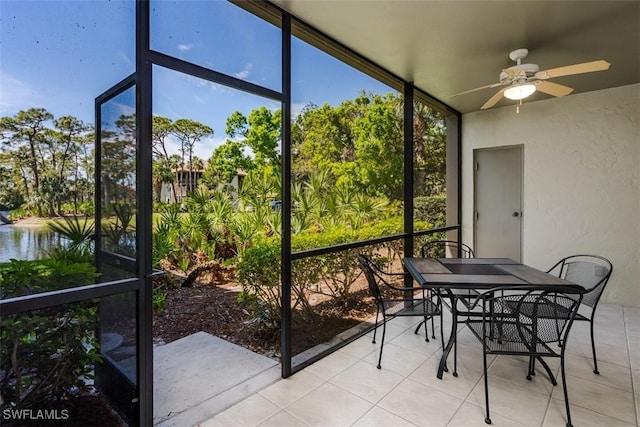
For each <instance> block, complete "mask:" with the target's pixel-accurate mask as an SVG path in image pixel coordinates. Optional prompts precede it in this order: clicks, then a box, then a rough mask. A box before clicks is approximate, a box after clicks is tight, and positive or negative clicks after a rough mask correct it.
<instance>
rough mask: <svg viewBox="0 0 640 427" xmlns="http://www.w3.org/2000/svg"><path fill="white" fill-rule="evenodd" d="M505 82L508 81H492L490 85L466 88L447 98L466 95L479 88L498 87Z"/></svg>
mask: <svg viewBox="0 0 640 427" xmlns="http://www.w3.org/2000/svg"><path fill="white" fill-rule="evenodd" d="M506 84H508V82H505V83H502V82H500V83H493V84H490V85H486V86H481V87H477V88H475V89H470V90H466V91H464V92H460V93H456V94H455V95H451V96H450V97H449V98H453V97H454V96H460V95H466V94H467V93H471V92H476V91H479V90H482V89H490V88H494V87H498V86H503V85H506Z"/></svg>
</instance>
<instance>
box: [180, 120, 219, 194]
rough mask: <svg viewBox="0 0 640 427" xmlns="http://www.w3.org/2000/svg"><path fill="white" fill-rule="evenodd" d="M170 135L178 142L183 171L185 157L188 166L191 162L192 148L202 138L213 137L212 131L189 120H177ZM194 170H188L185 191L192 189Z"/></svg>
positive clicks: (183, 169)
mask: <svg viewBox="0 0 640 427" xmlns="http://www.w3.org/2000/svg"><path fill="white" fill-rule="evenodd" d="M171 133H172V134H173V135H175V136H176V138H178V141H180V154H181V156H182V157H181V163H180V166H181V169H182V172H183V173H184V171H185V155H186V156H187V158H188V161H189V165H191V164H192V161H193V147H194V146H195V144H196V143H197V142H199V141H201V140H203V139H204V138H207V137H210V136H213V129H211V128H210V127H209V126H207V125H204V124H202V123H200V122H197V121H195V120H191V119H178V120H176V121H175V122H174V123H173V129H172V130H171ZM194 181H195V179H194V170H192V169H190V170H189V180H188V183H187V191H188V192H191V191H193V187H194V185H193V184H194Z"/></svg>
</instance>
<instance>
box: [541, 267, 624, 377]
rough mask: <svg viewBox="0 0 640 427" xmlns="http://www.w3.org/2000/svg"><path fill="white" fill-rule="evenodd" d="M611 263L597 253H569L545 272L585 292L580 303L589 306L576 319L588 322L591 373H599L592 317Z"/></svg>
mask: <svg viewBox="0 0 640 427" xmlns="http://www.w3.org/2000/svg"><path fill="white" fill-rule="evenodd" d="M612 271H613V265H612V264H611V262H610V261H609V260H608V259H606V258H603V257H601V256H598V255H571V256H568V257H566V258H563V259H561V260H560V261H558V262H557V263H556V264H555V265H554V266H553V267H551V268H550V269H549V270H548V271H547V272H548V273H551V274H555V275H557V276H558V277H561V278H563V279H566V280H568V281H570V282H573V283H576V284H578V285H581V286H583V287H584V288H585V289H586V290H587V292H586V293H585V294H584V296H583V298H582V304H584V305H585V306H587V307H590V310H588V311H589V313H588V314H584V315H583V314H580V313H578V314H577V315H576V320H581V321H587V322H589V323H590V329H591V349H592V351H593V373H594V374H600V371H598V360H597V358H596V344H595V340H594V337H593V319H594V316H595V314H596V308H597V307H598V301H600V296H602V292H603V291H604V288H605V286H607V282H608V281H609V277H611V272H612Z"/></svg>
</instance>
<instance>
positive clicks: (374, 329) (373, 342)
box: [371, 307, 380, 344]
mask: <svg viewBox="0 0 640 427" xmlns="http://www.w3.org/2000/svg"><path fill="white" fill-rule="evenodd" d="M379 315H380V307H377V308H376V323H375V325H376V327H375V328H373V340H371V344H375V343H376V333H377V332H378V316H379Z"/></svg>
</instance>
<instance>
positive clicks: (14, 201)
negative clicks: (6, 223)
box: [0, 183, 24, 211]
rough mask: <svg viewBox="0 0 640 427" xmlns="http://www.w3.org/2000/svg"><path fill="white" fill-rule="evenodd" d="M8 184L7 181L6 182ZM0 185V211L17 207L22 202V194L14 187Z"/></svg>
mask: <svg viewBox="0 0 640 427" xmlns="http://www.w3.org/2000/svg"><path fill="white" fill-rule="evenodd" d="M7 184H8V183H7ZM0 185H2V187H0V211H10V210H12V209H17V208H19V207H20V206H21V205H22V204H23V203H24V196H23V195H22V193H21V192H20V190H18V189H17V188H15V187H5V186H4V185H3V184H0Z"/></svg>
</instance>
